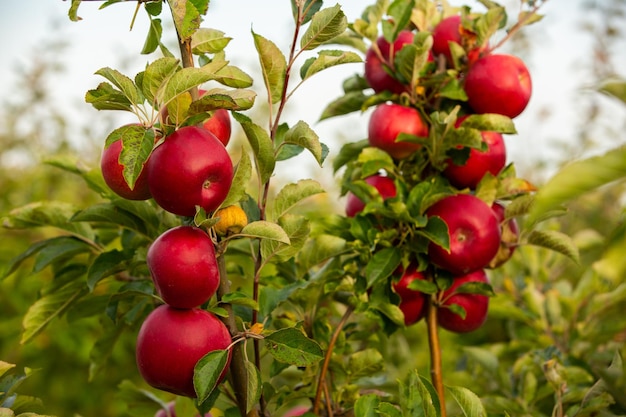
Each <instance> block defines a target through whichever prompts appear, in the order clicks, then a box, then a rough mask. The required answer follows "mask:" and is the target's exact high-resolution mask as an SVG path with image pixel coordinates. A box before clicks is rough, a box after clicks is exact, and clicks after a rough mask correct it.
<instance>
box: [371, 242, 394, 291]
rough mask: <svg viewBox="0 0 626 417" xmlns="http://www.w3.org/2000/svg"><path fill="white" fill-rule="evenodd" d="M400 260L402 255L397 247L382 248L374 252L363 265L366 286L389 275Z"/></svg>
mask: <svg viewBox="0 0 626 417" xmlns="http://www.w3.org/2000/svg"><path fill="white" fill-rule="evenodd" d="M401 262H402V255H401V252H400V249H398V248H395V247H394V248H384V249H381V250H380V251H378V252H376V253H375V254H374V256H372V258H371V259H370V260H369V262H368V263H367V265H366V266H365V278H366V279H367V287H368V288H370V287H371V286H372V285H374V284H375V283H376V282H377V281H378V280H382V279H386V278H388V277H389V276H391V274H393V272H394V271H395V270H396V269H397V268H398V266H400V263H401Z"/></svg>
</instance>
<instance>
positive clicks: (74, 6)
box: [67, 0, 83, 22]
mask: <svg viewBox="0 0 626 417" xmlns="http://www.w3.org/2000/svg"><path fill="white" fill-rule="evenodd" d="M80 2H81V0H72V3H71V5H70V10H69V11H68V12H67V15H68V17H69V18H70V20H71V21H72V22H78V21H79V20H83V18H82V17H80V16H79V15H78V6H80Z"/></svg>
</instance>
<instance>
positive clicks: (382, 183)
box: [346, 174, 396, 217]
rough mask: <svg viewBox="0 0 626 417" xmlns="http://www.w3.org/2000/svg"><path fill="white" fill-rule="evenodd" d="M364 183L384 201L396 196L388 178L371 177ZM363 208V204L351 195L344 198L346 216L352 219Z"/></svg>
mask: <svg viewBox="0 0 626 417" xmlns="http://www.w3.org/2000/svg"><path fill="white" fill-rule="evenodd" d="M365 182H366V183H368V184H369V185H371V186H373V187H374V188H376V189H377V190H378V193H379V194H380V196H381V197H382V198H383V199H384V200H386V199H387V198H391V197H395V196H396V185H395V184H394V182H393V180H392V179H391V178H389V177H384V176H382V175H378V174H376V175H372V176H370V177H367V178H366V179H365ZM364 208H365V203H364V202H363V201H362V200H360V199H359V198H358V197H357V196H356V195H354V194H353V193H350V192H349V193H348V195H347V196H346V216H348V217H354V216H356V215H357V214H358V213H360V212H361V211H363V209H364Z"/></svg>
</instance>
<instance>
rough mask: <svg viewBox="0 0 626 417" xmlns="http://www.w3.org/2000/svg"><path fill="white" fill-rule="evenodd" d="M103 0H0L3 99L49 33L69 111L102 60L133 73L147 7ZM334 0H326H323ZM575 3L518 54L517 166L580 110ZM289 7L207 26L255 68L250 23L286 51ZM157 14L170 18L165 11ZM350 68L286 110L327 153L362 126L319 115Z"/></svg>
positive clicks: (581, 39) (351, 1)
mask: <svg viewBox="0 0 626 417" xmlns="http://www.w3.org/2000/svg"><path fill="white" fill-rule="evenodd" d="M101 3H102V2H83V4H82V5H81V8H80V10H79V15H80V16H81V17H82V18H83V20H82V21H80V22H77V23H73V22H70V21H69V19H68V18H67V11H68V8H69V2H67V1H61V0H20V1H11V0H0V39H1V41H0V42H1V47H0V51H2V64H0V106H1V103H2V102H5V101H6V100H7V99H10V96H9V94H10V93H15V84H14V82H15V73H16V71H20V70H21V69H22V68H24V67H28V66H29V64H30V61H31V60H32V59H33V56H36V54H38V53H42V51H41V45H42V44H43V43H44V40H46V39H48V40H50V39H55V38H57V37H58V38H61V39H63V40H66V41H67V42H68V43H69V47H68V48H67V50H66V51H65V52H64V55H63V56H62V57H61V58H62V59H63V61H64V62H65V63H66V65H67V66H68V68H69V71H68V72H67V73H65V74H64V75H63V76H62V77H58V78H57V79H55V80H54V81H55V85H54V86H52V87H51V88H53V89H54V91H55V94H57V95H58V99H59V103H60V104H61V103H62V104H63V105H67V106H68V108H71V109H72V110H71V111H78V112H81V111H88V112H89V111H94V110H91V109H90V108H89V106H87V105H86V104H84V101H83V97H84V94H85V92H86V91H87V90H88V89H90V88H94V87H95V86H96V85H97V84H98V83H99V82H100V81H101V80H102V79H101V78H100V77H98V76H95V75H93V73H94V72H95V71H96V70H98V69H99V68H101V67H104V66H112V67H116V68H121V67H124V68H125V71H127V73H128V74H130V75H134V74H135V73H136V72H138V71H140V70H141V69H143V67H144V66H145V64H146V63H147V62H149V61H150V60H153V59H155V58H156V56H148V57H146V56H142V55H139V51H140V50H141V47H142V45H143V42H144V37H145V34H146V32H147V23H148V20H147V18H146V16H145V12H143V11H142V12H140V13H139V16H138V19H137V22H136V23H135V27H134V29H133V31H129V25H130V20H131V17H132V14H133V11H134V8H135V3H134V2H132V1H129V2H128V3H122V4H114V5H112V6H110V7H108V8H106V9H103V10H98V7H99V6H100V4H101ZM334 3H335V2H326V4H327V5H333V4H334ZM340 3H341V4H342V8H343V10H344V12H345V13H346V14H347V15H348V19H349V20H354V18H355V17H357V16H359V15H360V13H361V12H362V9H363V7H364V5H366V4H368V3H366V2H364V1H362V0H345V1H340ZM451 3H453V4H457V5H460V4H463V3H464V2H461V1H451ZM574 3H575V2H573V1H570V0H551V1H550V2H548V4H547V5H546V6H545V8H544V9H543V12H544V13H545V14H546V18H545V19H544V20H543V21H542V22H540V23H539V24H536V25H534V26H530V27H528V28H527V29H525V30H526V33H528V35H529V36H531V40H534V42H533V50H532V54H531V55H530V56H529V57H524V59H525V60H527V61H526V62H527V65H528V66H529V68H530V71H531V75H532V79H533V90H534V91H533V97H532V99H531V102H530V104H529V106H528V108H527V109H526V111H525V112H524V113H523V114H522V115H521V116H519V117H518V118H517V119H516V125H517V128H518V131H519V134H518V135H517V136H511V137H507V139H506V141H507V147H508V151H509V160H510V161H515V162H516V164H517V165H518V166H520V168H519V169H518V171H519V170H520V169H521V170H522V171H523V169H524V167H529V166H532V161H533V160H535V159H537V158H550V155H551V154H555V149H554V146H551V144H552V143H554V142H553V140H554V138H559V139H564V138H567V137H568V135H573V134H574V131H573V130H572V129H574V127H575V124H576V123H575V122H576V120H577V118H578V117H579V115H578V113H577V110H579V109H577V108H576V106H575V105H574V104H575V102H576V97H577V95H578V94H579V91H578V90H577V87H578V86H580V85H581V83H583V82H584V79H583V78H582V77H584V76H585V70H584V68H585V65H587V64H588V63H589V58H588V54H589V41H588V38H587V37H585V36H584V35H583V34H582V33H581V30H580V26H579V25H580V22H581V18H582V16H581V14H580V11H579V10H580V9H579V8H578V7H575V6H574ZM576 3H578V1H577V2H576ZM290 12H291V10H290V7H289V6H288V2H287V1H286V0H280V1H279V0H212V1H211V5H210V9H209V14H208V16H207V18H206V19H205V22H204V23H203V26H204V27H211V28H215V29H220V30H222V31H224V32H226V34H227V35H228V36H232V37H233V38H234V39H233V41H232V42H231V43H230V44H229V46H228V47H227V49H226V51H227V56H228V57H229V58H230V60H231V62H232V63H233V64H235V65H237V66H239V67H241V68H242V69H244V70H245V71H247V72H249V73H250V74H252V75H255V74H257V73H258V61H257V58H256V52H255V50H254V46H253V43H252V38H251V35H250V30H251V29H254V31H255V32H256V33H259V34H261V35H263V36H264V37H266V38H269V39H271V40H273V41H274V42H275V43H276V44H277V45H278V46H279V47H280V48H281V49H282V50H283V51H286V50H287V48H288V46H289V41H290V39H291V38H290V33H291V29H292V25H291V18H290ZM163 17H164V19H166V15H164V16H163ZM511 18H512V19H513V16H512V17H511ZM38 48H39V49H38ZM622 58H624V57H622ZM622 62H623V59H622ZM622 68H623V66H622ZM355 72H362V67H361V66H359V64H350V65H346V66H344V67H338V68H336V69H333V70H329V71H327V72H326V73H325V74H324V73H322V74H319V75H316V76H315V77H314V78H312V79H311V80H310V82H308V84H305V86H304V87H303V88H302V89H301V90H300V91H299V93H297V95H296V96H295V98H296V100H295V101H294V102H293V104H292V106H293V107H292V108H291V113H290V115H292V116H293V117H294V118H296V119H303V120H305V121H307V122H308V123H310V124H311V125H313V127H314V129H315V130H316V131H317V132H318V134H319V135H320V137H321V139H322V141H324V142H325V143H327V144H328V145H329V146H330V148H331V152H336V151H338V149H337V147H333V141H334V138H336V137H337V136H338V135H342V136H345V137H347V138H349V139H350V140H359V139H362V138H364V137H365V135H366V129H367V118H366V117H367V115H353V116H350V117H343V118H338V119H331V120H329V121H324V122H320V123H319V124H316V120H317V118H318V117H319V114H320V112H321V110H322V109H323V107H324V106H325V104H327V103H328V102H329V101H330V100H332V99H334V98H336V97H337V96H339V95H340V94H341V81H342V80H343V79H344V78H347V77H348V76H350V75H352V74H353V73H355ZM0 109H1V107H0ZM77 109H78V110H77ZM546 111H547V112H548V114H549V115H550V117H549V118H548V119H546V120H543V119H542V121H541V122H539V115H540V114H546ZM92 115H93V114H92ZM106 133H108V132H105V133H104V134H106Z"/></svg>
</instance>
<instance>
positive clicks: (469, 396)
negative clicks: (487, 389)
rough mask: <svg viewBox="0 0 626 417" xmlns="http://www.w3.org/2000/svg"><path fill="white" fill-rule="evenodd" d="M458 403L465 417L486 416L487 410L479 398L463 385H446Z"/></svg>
mask: <svg viewBox="0 0 626 417" xmlns="http://www.w3.org/2000/svg"><path fill="white" fill-rule="evenodd" d="M447 388H448V392H450V393H451V394H452V396H453V397H454V399H455V400H456V402H457V403H458V404H459V407H460V408H461V411H462V412H463V415H464V416H465V417H487V411H486V410H485V407H484V406H483V404H482V403H481V402H480V398H478V396H477V395H476V394H474V393H473V392H472V391H470V390H469V389H467V388H465V387H447Z"/></svg>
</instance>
